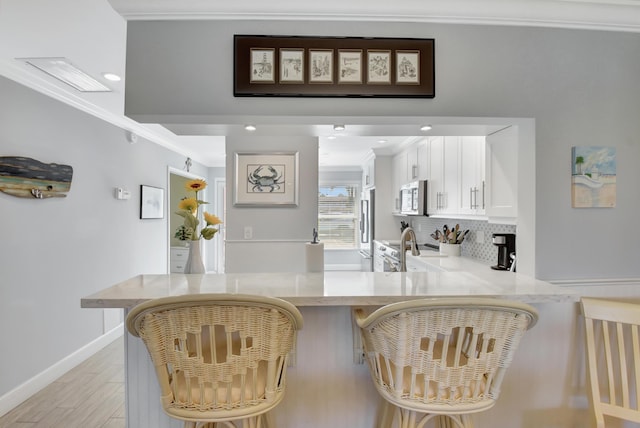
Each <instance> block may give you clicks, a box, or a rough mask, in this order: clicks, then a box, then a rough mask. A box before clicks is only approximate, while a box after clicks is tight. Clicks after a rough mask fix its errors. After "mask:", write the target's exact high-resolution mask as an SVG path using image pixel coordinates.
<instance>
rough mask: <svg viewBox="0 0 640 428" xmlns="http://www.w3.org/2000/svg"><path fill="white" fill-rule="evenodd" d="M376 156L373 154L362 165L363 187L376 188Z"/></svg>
mask: <svg viewBox="0 0 640 428" xmlns="http://www.w3.org/2000/svg"><path fill="white" fill-rule="evenodd" d="M375 175H376V171H375V155H374V154H373V153H372V154H371V155H370V156H369V157H367V159H366V160H365V162H364V164H363V165H362V187H363V188H367V187H373V186H375V184H376V183H375Z"/></svg>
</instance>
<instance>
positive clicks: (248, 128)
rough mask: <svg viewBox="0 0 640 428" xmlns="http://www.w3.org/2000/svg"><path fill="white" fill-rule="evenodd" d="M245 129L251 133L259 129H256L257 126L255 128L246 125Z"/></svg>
mask: <svg viewBox="0 0 640 428" xmlns="http://www.w3.org/2000/svg"><path fill="white" fill-rule="evenodd" d="M244 129H245V130H247V131H249V132H253V131H255V130H256V129H257V128H256V126H255V125H245V126H244Z"/></svg>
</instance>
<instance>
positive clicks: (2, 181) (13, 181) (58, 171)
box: [0, 156, 73, 199]
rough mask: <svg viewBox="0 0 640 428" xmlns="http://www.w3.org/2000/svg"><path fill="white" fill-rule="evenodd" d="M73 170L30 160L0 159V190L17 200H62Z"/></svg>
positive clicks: (17, 157)
mask: <svg viewBox="0 0 640 428" xmlns="http://www.w3.org/2000/svg"><path fill="white" fill-rule="evenodd" d="M72 177H73V168H72V167H71V166H69V165H60V164H57V163H43V162H40V161H37V160H35V159H32V158H26V157H19V156H0V191H1V192H4V193H6V194H9V195H13V196H18V197H20V198H36V199H43V198H64V197H65V196H67V195H66V193H67V192H68V191H69V189H70V188H71V179H72Z"/></svg>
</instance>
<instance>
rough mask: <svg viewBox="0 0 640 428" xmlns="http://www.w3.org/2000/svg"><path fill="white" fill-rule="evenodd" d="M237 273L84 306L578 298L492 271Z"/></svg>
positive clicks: (96, 297)
mask: <svg viewBox="0 0 640 428" xmlns="http://www.w3.org/2000/svg"><path fill="white" fill-rule="evenodd" d="M485 270H486V273H484V274H483V273H482V272H477V271H473V270H470V271H455V272H431V271H429V272H406V273H400V272H376V273H373V272H324V273H293V272H283V273H259V274H256V273H236V274H205V275H184V274H168V275H138V276H136V277H133V278H131V279H128V280H126V281H123V282H121V283H119V284H116V285H114V286H112V287H110V288H107V289H105V290H103V291H100V292H98V293H95V294H93V295H91V296H88V297H85V298H83V299H82V301H81V306H82V307H83V308H131V307H133V306H135V305H137V304H139V303H142V302H144V301H146V300H149V299H154V298H158V297H166V296H177V295H181V294H200V293H235V294H256V295H264V296H272V297H279V298H281V299H284V300H287V301H289V302H291V303H293V304H294V305H296V306H380V305H386V304H389V303H394V302H399V301H403V300H408V299H416V298H425V297H451V296H478V297H480V296H484V297H497V298H508V299H512V300H519V301H523V302H528V303H536V302H548V301H556V302H557V301H566V300H568V299H569V300H570V299H575V298H576V296H575V293H574V292H572V291H571V290H570V289H569V288H565V287H558V286H554V285H551V284H549V283H547V282H544V281H539V280H536V279H533V278H531V277H528V276H524V275H520V274H516V273H511V272H498V271H491V270H490V269H489V268H488V267H485Z"/></svg>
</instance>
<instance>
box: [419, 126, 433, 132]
mask: <svg viewBox="0 0 640 428" xmlns="http://www.w3.org/2000/svg"><path fill="white" fill-rule="evenodd" d="M431 128H433V127H432V126H431V125H422V126H421V127H420V130H421V131H431Z"/></svg>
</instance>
